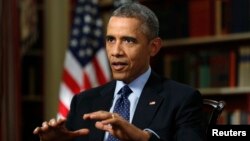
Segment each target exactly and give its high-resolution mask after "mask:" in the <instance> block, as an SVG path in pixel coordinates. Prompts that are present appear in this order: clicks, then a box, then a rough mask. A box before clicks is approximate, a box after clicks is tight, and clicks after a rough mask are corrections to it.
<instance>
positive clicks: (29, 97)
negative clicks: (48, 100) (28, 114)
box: [22, 95, 42, 102]
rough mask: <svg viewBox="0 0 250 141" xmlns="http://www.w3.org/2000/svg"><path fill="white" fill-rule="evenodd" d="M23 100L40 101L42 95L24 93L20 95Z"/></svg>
mask: <svg viewBox="0 0 250 141" xmlns="http://www.w3.org/2000/svg"><path fill="white" fill-rule="evenodd" d="M22 99H23V101H27V102H29V101H30V102H42V96H41V95H25V96H23V97H22Z"/></svg>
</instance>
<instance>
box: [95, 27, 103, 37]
mask: <svg viewBox="0 0 250 141" xmlns="http://www.w3.org/2000/svg"><path fill="white" fill-rule="evenodd" d="M94 34H95V36H96V37H99V36H101V34H102V33H101V31H100V30H99V29H96V30H95V32H94Z"/></svg>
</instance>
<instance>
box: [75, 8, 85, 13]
mask: <svg viewBox="0 0 250 141" xmlns="http://www.w3.org/2000/svg"><path fill="white" fill-rule="evenodd" d="M83 10H84V9H83V8H82V7H77V8H76V13H78V14H81V13H82V12H83Z"/></svg>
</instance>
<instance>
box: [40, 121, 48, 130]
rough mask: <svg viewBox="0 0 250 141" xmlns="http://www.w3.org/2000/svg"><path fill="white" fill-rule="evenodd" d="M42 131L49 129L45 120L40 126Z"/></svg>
mask: <svg viewBox="0 0 250 141" xmlns="http://www.w3.org/2000/svg"><path fill="white" fill-rule="evenodd" d="M40 129H41V130H42V131H46V130H48V129H49V124H48V122H47V121H45V122H43V123H42V127H41V128H40Z"/></svg>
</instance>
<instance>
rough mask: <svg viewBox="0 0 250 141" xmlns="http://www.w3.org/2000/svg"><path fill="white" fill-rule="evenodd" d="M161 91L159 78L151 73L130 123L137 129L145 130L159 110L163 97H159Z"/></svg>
mask: <svg viewBox="0 0 250 141" xmlns="http://www.w3.org/2000/svg"><path fill="white" fill-rule="evenodd" d="M161 89H162V84H161V83H160V78H159V77H157V76H156V74H154V73H153V72H152V73H151V75H150V78H149V80H148V82H147V83H146V85H145V87H144V89H143V91H142V94H141V97H140V99H139V101H138V105H137V108H136V111H135V114H134V118H133V121H132V123H133V124H134V125H135V126H137V127H138V128H141V129H145V128H147V127H148V126H149V124H150V122H151V121H152V119H153V117H154V116H155V114H156V111H157V109H158V108H159V106H160V104H161V102H162V100H163V97H161V96H159V91H160V90H161Z"/></svg>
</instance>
